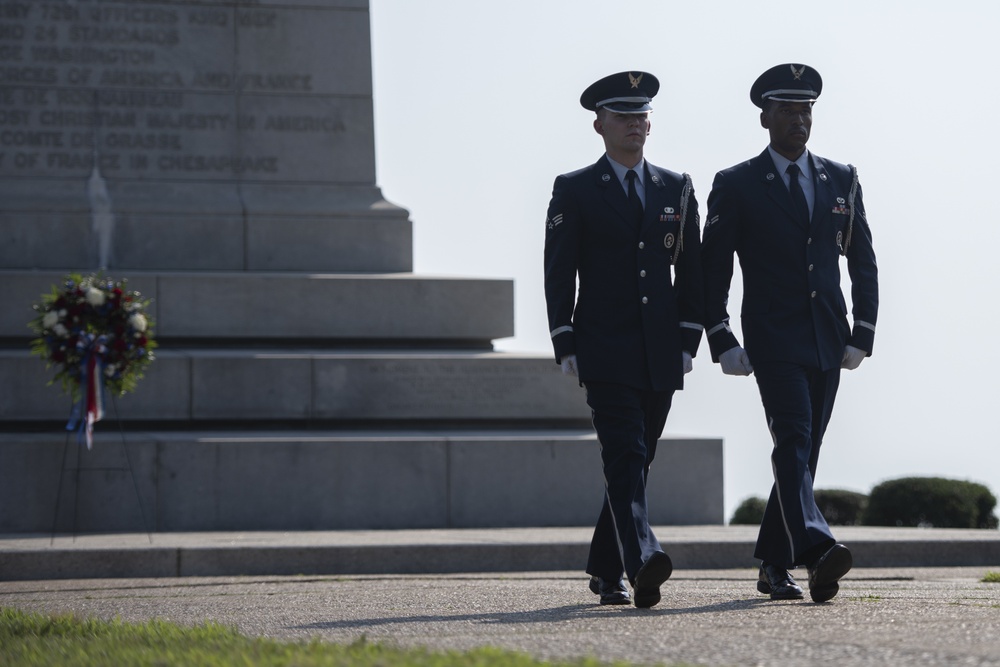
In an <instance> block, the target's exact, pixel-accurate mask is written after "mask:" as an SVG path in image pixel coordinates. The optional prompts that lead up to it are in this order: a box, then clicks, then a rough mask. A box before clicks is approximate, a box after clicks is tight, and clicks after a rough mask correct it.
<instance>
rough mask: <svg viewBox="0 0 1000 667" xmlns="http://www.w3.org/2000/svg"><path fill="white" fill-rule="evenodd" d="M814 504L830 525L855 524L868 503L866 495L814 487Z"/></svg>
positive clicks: (859, 519) (859, 522) (858, 523)
mask: <svg viewBox="0 0 1000 667" xmlns="http://www.w3.org/2000/svg"><path fill="white" fill-rule="evenodd" d="M813 497H814V498H816V506H817V507H818V508H819V511H820V512H822V513H823V516H824V517H825V518H826V522H827V523H828V524H830V525H831V526H857V525H860V524H861V516H862V514H864V511H865V506H866V505H867V504H868V496H866V495H865V494H863V493H857V492H856V491H845V490H844V489H815V490H814V491H813Z"/></svg>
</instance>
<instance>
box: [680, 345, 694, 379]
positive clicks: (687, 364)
mask: <svg viewBox="0 0 1000 667" xmlns="http://www.w3.org/2000/svg"><path fill="white" fill-rule="evenodd" d="M681 357H683V358H684V374H685V375H687V374H688V373H690V372H691V369H692V368H694V362H693V361H692V360H691V355H690V354H688V353H687V352H684V351H682V352H681Z"/></svg>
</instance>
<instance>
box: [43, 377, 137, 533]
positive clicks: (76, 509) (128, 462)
mask: <svg viewBox="0 0 1000 667" xmlns="http://www.w3.org/2000/svg"><path fill="white" fill-rule="evenodd" d="M111 406H112V409H113V411H114V414H115V416H114V419H115V421H116V422H117V423H118V432H119V433H120V434H121V445H122V453H123V454H124V455H125V466H126V467H124V468H88V471H91V472H122V471H128V476H129V479H130V480H132V489H133V491H135V499H136V502H137V503H138V505H139V515H140V516H141V517H142V529H143V531H144V532H145V533H146V538H147V539H148V540H149V543H150V544H152V543H153V534H152V531H151V530H150V529H149V524H148V523H147V522H146V511H145V509H144V508H143V506H142V497H141V496H140V495H139V485H138V484H137V483H136V480H135V473H134V472H133V469H132V459H131V457H130V456H129V454H128V447H126V445H125V429H124V428H123V427H122V420H121V419H120V418H119V417H118V400H117V398H116V397H115V396H114V394H112V395H111ZM71 435H72V433H71V432H69V433H67V434H66V444H65V445H63V455H62V463H61V464H60V465H59V484H58V486H57V487H56V507H55V510H54V511H53V513H52V539H51V541H50V542H49V545H50V546H51V545H53V544H55V541H56V526H57V525H58V521H59V507H60V504H61V501H62V487H63V481H64V478H65V476H66V458H67V456H68V455H69V447H70V437H71ZM76 446H77V448H78V449H80V450H81V451H79V453H78V454H77V457H76V467H75V468H74V473H75V477H76V479H75V484H74V487H75V488H74V498H73V541H74V542H75V541H76V535H77V525H78V519H79V514H80V458H81V456H82V455H83V452H82V448H81V446H80V444H79V443H77V445H76Z"/></svg>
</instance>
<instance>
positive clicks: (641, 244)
mask: <svg viewBox="0 0 1000 667" xmlns="http://www.w3.org/2000/svg"><path fill="white" fill-rule="evenodd" d="M645 247H646V244H645V243H643V242H642V241H639V250H642V249H643V248H645Z"/></svg>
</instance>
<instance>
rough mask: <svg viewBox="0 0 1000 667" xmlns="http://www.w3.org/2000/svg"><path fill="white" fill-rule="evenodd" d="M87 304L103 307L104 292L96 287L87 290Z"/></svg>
mask: <svg viewBox="0 0 1000 667" xmlns="http://www.w3.org/2000/svg"><path fill="white" fill-rule="evenodd" d="M86 296H87V303H89V304H90V305H91V306H95V307H96V306H103V305H104V292H102V291H101V290H99V289H97V288H96V287H88V288H87V295H86Z"/></svg>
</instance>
